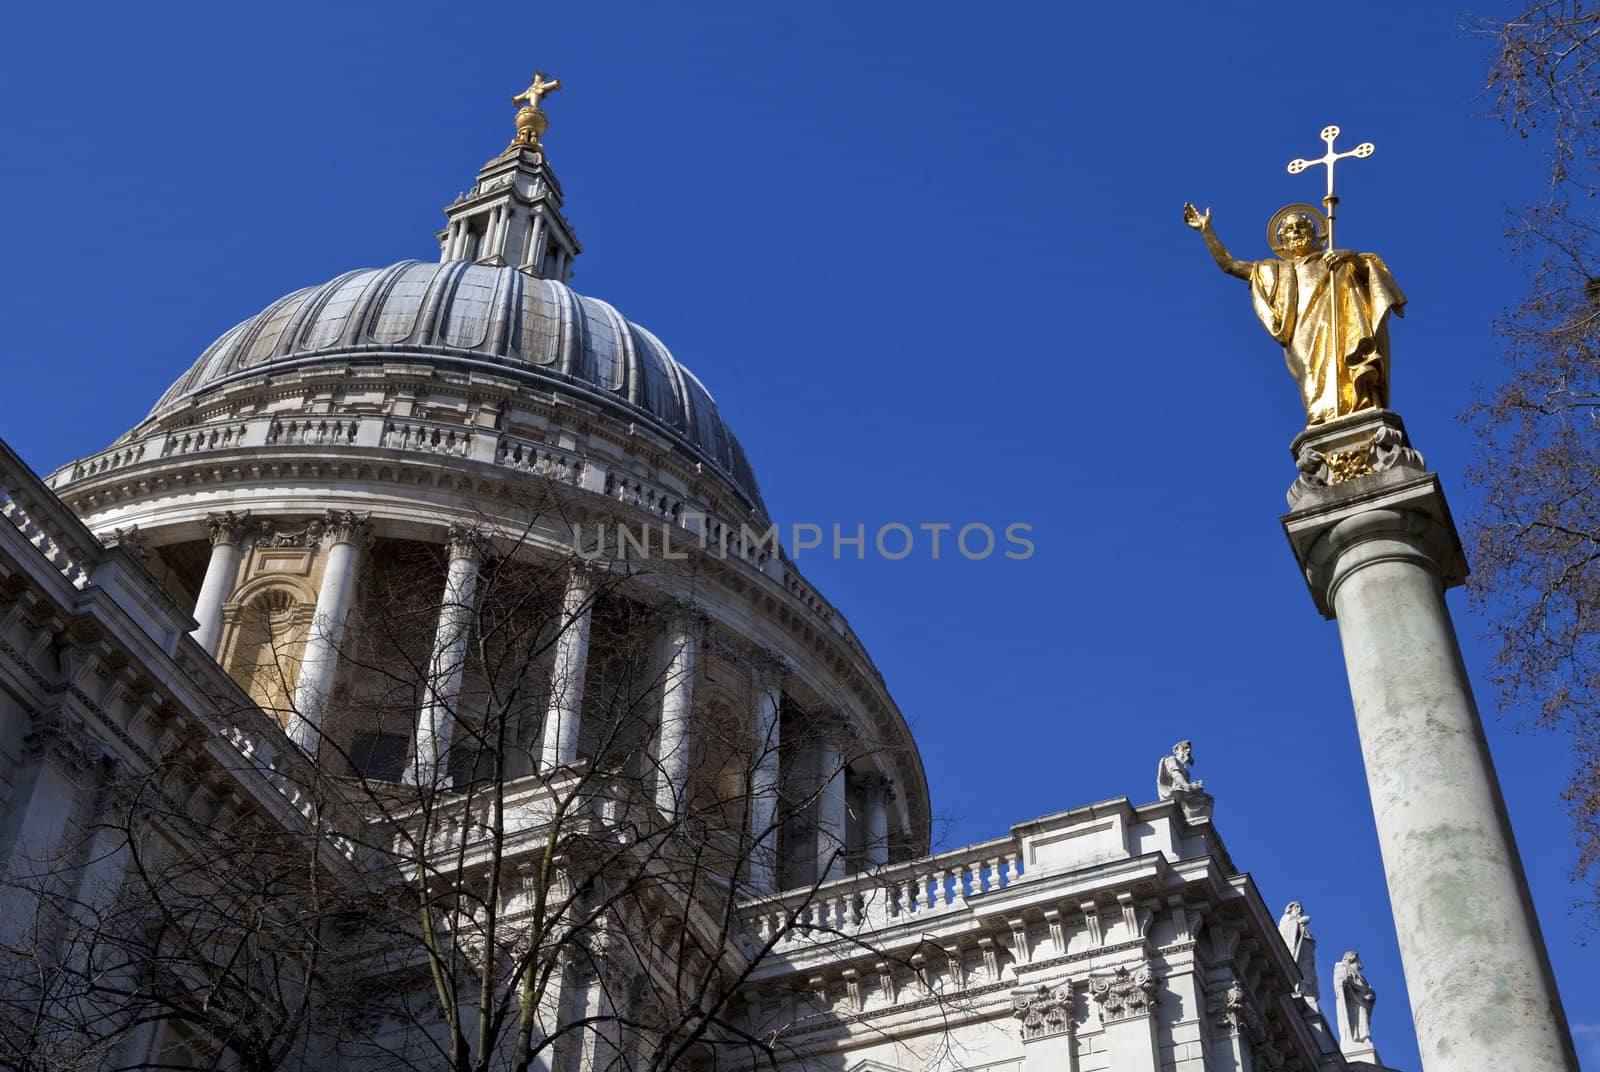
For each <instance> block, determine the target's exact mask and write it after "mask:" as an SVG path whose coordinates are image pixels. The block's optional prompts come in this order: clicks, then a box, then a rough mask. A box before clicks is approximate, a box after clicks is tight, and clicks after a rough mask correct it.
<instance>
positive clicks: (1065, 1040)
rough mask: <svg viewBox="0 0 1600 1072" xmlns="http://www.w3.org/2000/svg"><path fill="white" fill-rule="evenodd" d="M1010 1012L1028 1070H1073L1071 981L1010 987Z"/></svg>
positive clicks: (1034, 1071) (1073, 1071)
mask: <svg viewBox="0 0 1600 1072" xmlns="http://www.w3.org/2000/svg"><path fill="white" fill-rule="evenodd" d="M1011 1010H1012V1013H1011V1014H1012V1015H1013V1016H1015V1017H1016V1018H1017V1020H1018V1021H1020V1027H1021V1029H1022V1054H1023V1058H1022V1060H1023V1067H1024V1068H1025V1069H1027V1072H1076V1069H1077V1062H1076V1061H1074V1060H1073V1058H1072V1033H1073V1030H1074V1028H1075V1027H1076V1025H1075V1024H1074V1023H1073V1020H1072V983H1071V981H1070V980H1067V981H1062V982H1059V983H1057V984H1056V985H1055V986H1053V987H1051V986H1047V985H1045V984H1044V983H1040V984H1039V985H1037V986H1025V987H1019V988H1017V989H1016V990H1013V991H1011Z"/></svg>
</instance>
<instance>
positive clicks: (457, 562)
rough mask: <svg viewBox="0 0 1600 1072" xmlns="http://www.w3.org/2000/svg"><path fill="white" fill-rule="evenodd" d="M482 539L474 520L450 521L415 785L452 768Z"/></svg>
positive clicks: (421, 716)
mask: <svg viewBox="0 0 1600 1072" xmlns="http://www.w3.org/2000/svg"><path fill="white" fill-rule="evenodd" d="M480 539H481V538H480V536H479V534H478V531H477V530H476V529H474V528H472V527H471V526H470V525H461V524H452V525H451V526H450V530H449V537H448V544H447V546H448V547H449V551H450V564H449V566H448V567H447V568H446V571H445V579H444V594H443V596H442V598H441V599H440V602H439V624H438V628H437V629H436V630H435V631H434V634H433V653H432V655H431V656H430V657H429V659H428V677H427V680H426V681H425V682H423V686H422V690H423V691H422V711H421V712H420V713H419V714H418V716H417V748H416V753H415V755H414V757H413V759H412V761H411V770H410V771H409V772H408V776H407V779H406V780H407V781H409V782H411V783H412V784H413V785H435V784H437V782H438V780H439V778H440V777H441V776H442V775H444V774H446V773H448V772H447V771H446V770H445V769H444V768H443V764H442V761H443V759H444V756H445V753H446V751H448V749H449V747H450V736H451V733H452V732H453V731H454V729H455V721H456V701H457V700H458V699H459V697H460V695H461V675H462V672H463V670H464V669H465V667H466V660H467V641H468V639H469V634H470V633H471V630H472V614H473V597H474V596H475V595H476V593H477V588H478V560H479V549H480Z"/></svg>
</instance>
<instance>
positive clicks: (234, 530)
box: [189, 510, 250, 657]
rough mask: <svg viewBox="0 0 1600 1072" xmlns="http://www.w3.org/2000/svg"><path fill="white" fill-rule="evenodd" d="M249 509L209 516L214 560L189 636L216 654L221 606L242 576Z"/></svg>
mask: <svg viewBox="0 0 1600 1072" xmlns="http://www.w3.org/2000/svg"><path fill="white" fill-rule="evenodd" d="M249 521H250V511H248V510H246V511H244V512H243V513H237V514H236V513H234V512H233V511H232V510H227V511H224V512H222V513H220V514H207V515H206V528H207V529H208V530H210V534H211V561H209V562H207V563H206V576H205V580H203V581H201V582H200V597H199V598H198V599H196V600H195V604H194V620H195V627H194V630H193V632H191V633H190V634H189V635H190V636H192V637H194V640H195V643H197V644H199V645H200V646H201V647H202V648H204V649H206V651H207V652H209V653H210V654H211V655H212V656H213V657H214V656H216V655H217V654H218V652H217V644H218V642H219V641H220V640H221V639H222V608H223V606H224V605H226V604H227V602H228V598H229V597H230V596H232V595H233V584H234V581H235V580H236V579H237V578H238V576H239V559H240V558H242V557H243V555H244V537H245V531H246V528H247V526H248V524H249Z"/></svg>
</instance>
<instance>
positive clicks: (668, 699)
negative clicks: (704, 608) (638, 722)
mask: <svg viewBox="0 0 1600 1072" xmlns="http://www.w3.org/2000/svg"><path fill="white" fill-rule="evenodd" d="M666 646H667V650H666V671H665V677H664V678H663V680H662V683H661V722H660V725H659V727H658V732H657V734H656V807H658V808H660V809H661V813H662V814H663V815H666V816H670V817H672V818H676V817H677V816H678V815H680V814H681V813H682V811H683V805H684V797H685V794H686V793H687V791H688V780H689V750H690V749H691V748H692V747H693V741H692V738H691V737H690V733H689V719H690V716H691V714H692V712H693V710H694V676H695V670H696V664H697V663H698V662H699V648H700V641H699V637H698V636H697V635H696V623H695V622H694V620H693V619H692V618H691V617H690V616H688V615H682V616H679V617H677V618H675V619H673V621H672V622H671V623H670V624H669V625H668V627H667V637H666Z"/></svg>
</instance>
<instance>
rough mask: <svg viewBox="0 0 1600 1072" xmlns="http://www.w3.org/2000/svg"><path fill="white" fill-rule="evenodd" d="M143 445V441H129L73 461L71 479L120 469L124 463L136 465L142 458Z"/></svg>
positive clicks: (79, 478)
mask: <svg viewBox="0 0 1600 1072" xmlns="http://www.w3.org/2000/svg"><path fill="white" fill-rule="evenodd" d="M144 447H145V444H144V441H141V442H138V443H129V444H128V445H127V446H122V447H112V448H111V449H110V450H103V451H101V452H100V453H99V454H96V455H94V456H93V457H90V458H84V459H82V460H80V461H78V462H75V463H73V466H72V479H73V480H81V479H82V478H84V477H87V476H99V475H100V474H101V473H109V472H110V471H111V470H113V469H121V468H122V467H123V466H125V465H136V464H138V463H139V462H141V461H143V460H144Z"/></svg>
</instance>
